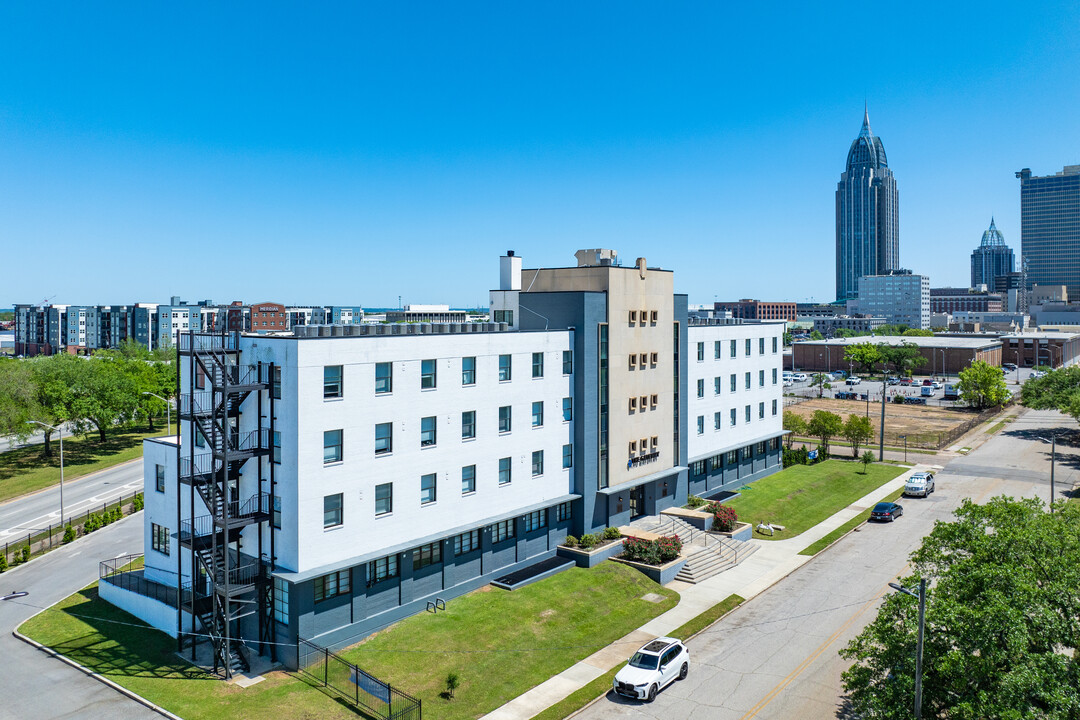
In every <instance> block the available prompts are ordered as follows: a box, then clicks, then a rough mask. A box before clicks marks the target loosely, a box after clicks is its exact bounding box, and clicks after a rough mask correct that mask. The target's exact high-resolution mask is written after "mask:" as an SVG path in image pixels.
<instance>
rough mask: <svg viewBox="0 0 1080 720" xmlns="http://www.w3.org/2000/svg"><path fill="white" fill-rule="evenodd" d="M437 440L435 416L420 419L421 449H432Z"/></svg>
mask: <svg viewBox="0 0 1080 720" xmlns="http://www.w3.org/2000/svg"><path fill="white" fill-rule="evenodd" d="M435 440H436V437H435V416H434V415H432V416H431V417H425V418H420V447H431V446H432V445H434V444H435Z"/></svg>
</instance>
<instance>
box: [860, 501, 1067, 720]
mask: <svg viewBox="0 0 1080 720" xmlns="http://www.w3.org/2000/svg"><path fill="white" fill-rule="evenodd" d="M1056 508H1057V510H1058V511H1057V512H1055V513H1053V514H1051V513H1047V512H1046V511H1045V507H1044V506H1043V504H1042V503H1041V502H1040V501H1038V500H1035V499H1032V498H1024V499H1020V500H1016V499H1012V498H1007V497H997V498H993V499H992V500H990V501H989V502H988V503H986V504H985V505H976V504H974V503H972V502H971V500H965V501H964V502H963V504H962V505H961V507H960V508H959V509H957V510H956V512H955V520H954V521H953V522H938V523H937V524H936V525H935V526H934V529H933V530H932V531H931V533H930V534H929V535H928V536H927V537H926V538H925V539H924V540H923V542H922V545H921V547H920V548H919V549H918V550H916V551H915V552H914V553H913V554H912V556H911V566H912V568H913V571H914V574H913V575H912V576H910V577H907V578H903V579H902V580H901V584H902V585H904V586H907V587H911V586H912V585H913V584H917V583H918V581H919V580H920V579H925V580H927V582H928V584H929V592H928V599H927V603H926V621H925V628H926V631H925V647H924V651H923V707H922V710H923V717H927V718H957V719H961V720H975V719H977V718H1008V719H1010V720H1011V719H1013V718H1016V719H1019V718H1040V719H1043V720H1076V718H1080V691H1078V688H1080V626H1078V622H1077V618H1078V617H1080V590H1078V588H1080V533H1078V532H1077V528H1078V527H1080V505H1077V504H1076V503H1060V504H1058V505H1057V506H1056ZM917 605H918V602H917V601H916V600H914V599H913V598H911V597H909V596H906V595H904V594H901V593H890V594H888V595H887V596H886V597H885V600H884V602H883V603H882V605H881V608H880V609H879V611H878V614H877V617H876V618H875V619H874V620H873V621H872V622H871V623H870V624H869V625H867V626H866V628H864V629H863V631H862V632H861V633H860V634H859V635H858V637H856V638H855V639H854V640H853V641H852V642H851V643H850V644H849V645H848V646H847V647H846V648H844V649H843V650H841V651H840V655H841V656H842V657H843V658H845V659H847V660H852V661H854V664H853V665H852V666H851V668H849V669H848V670H847V671H845V672H844V673H843V675H842V677H843V684H844V688H845V690H846V691H847V693H848V697H849V699H850V702H851V705H852V708H851V709H852V711H853V715H856V716H859V717H864V718H881V719H886V720H891V719H893V718H896V719H897V720H899V719H900V718H910V717H911V711H912V698H913V696H914V682H915V678H914V675H915V672H914V671H915V646H916V633H917V630H918V609H917Z"/></svg>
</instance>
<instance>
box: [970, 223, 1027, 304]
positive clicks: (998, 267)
mask: <svg viewBox="0 0 1080 720" xmlns="http://www.w3.org/2000/svg"><path fill="white" fill-rule="evenodd" d="M1015 269H1016V262H1015V260H1014V259H1013V251H1012V248H1010V247H1009V246H1008V245H1006V244H1005V236H1004V235H1002V234H1001V231H1000V230H998V229H997V225H995V224H994V218H990V228H989V229H988V230H987V231H986V232H984V233H983V236H982V243H980V244H979V247H977V248H975V250H973V251H972V253H971V287H975V286H976V285H986V287H987V289H989V290H993V289H994V287H995V284H996V280H997V278H999V277H1001V276H1003V275H1008V274H1009V273H1011V272H1013V271H1014V270H1015Z"/></svg>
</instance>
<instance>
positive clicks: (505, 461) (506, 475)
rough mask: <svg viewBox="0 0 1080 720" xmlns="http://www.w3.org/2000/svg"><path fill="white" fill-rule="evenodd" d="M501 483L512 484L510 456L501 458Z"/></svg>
mask: <svg viewBox="0 0 1080 720" xmlns="http://www.w3.org/2000/svg"><path fill="white" fill-rule="evenodd" d="M499 484H500V485H509V484H510V458H508V457H505V458H499Z"/></svg>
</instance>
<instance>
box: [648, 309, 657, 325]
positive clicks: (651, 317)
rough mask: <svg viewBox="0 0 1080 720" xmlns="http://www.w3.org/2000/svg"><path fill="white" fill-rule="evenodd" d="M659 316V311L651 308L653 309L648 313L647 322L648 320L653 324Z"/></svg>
mask: <svg viewBox="0 0 1080 720" xmlns="http://www.w3.org/2000/svg"><path fill="white" fill-rule="evenodd" d="M659 317H660V312H659V311H658V310H653V311H652V312H651V313H650V314H649V322H650V323H651V324H653V325H655V324H656V321H657V320H658V319H659Z"/></svg>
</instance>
